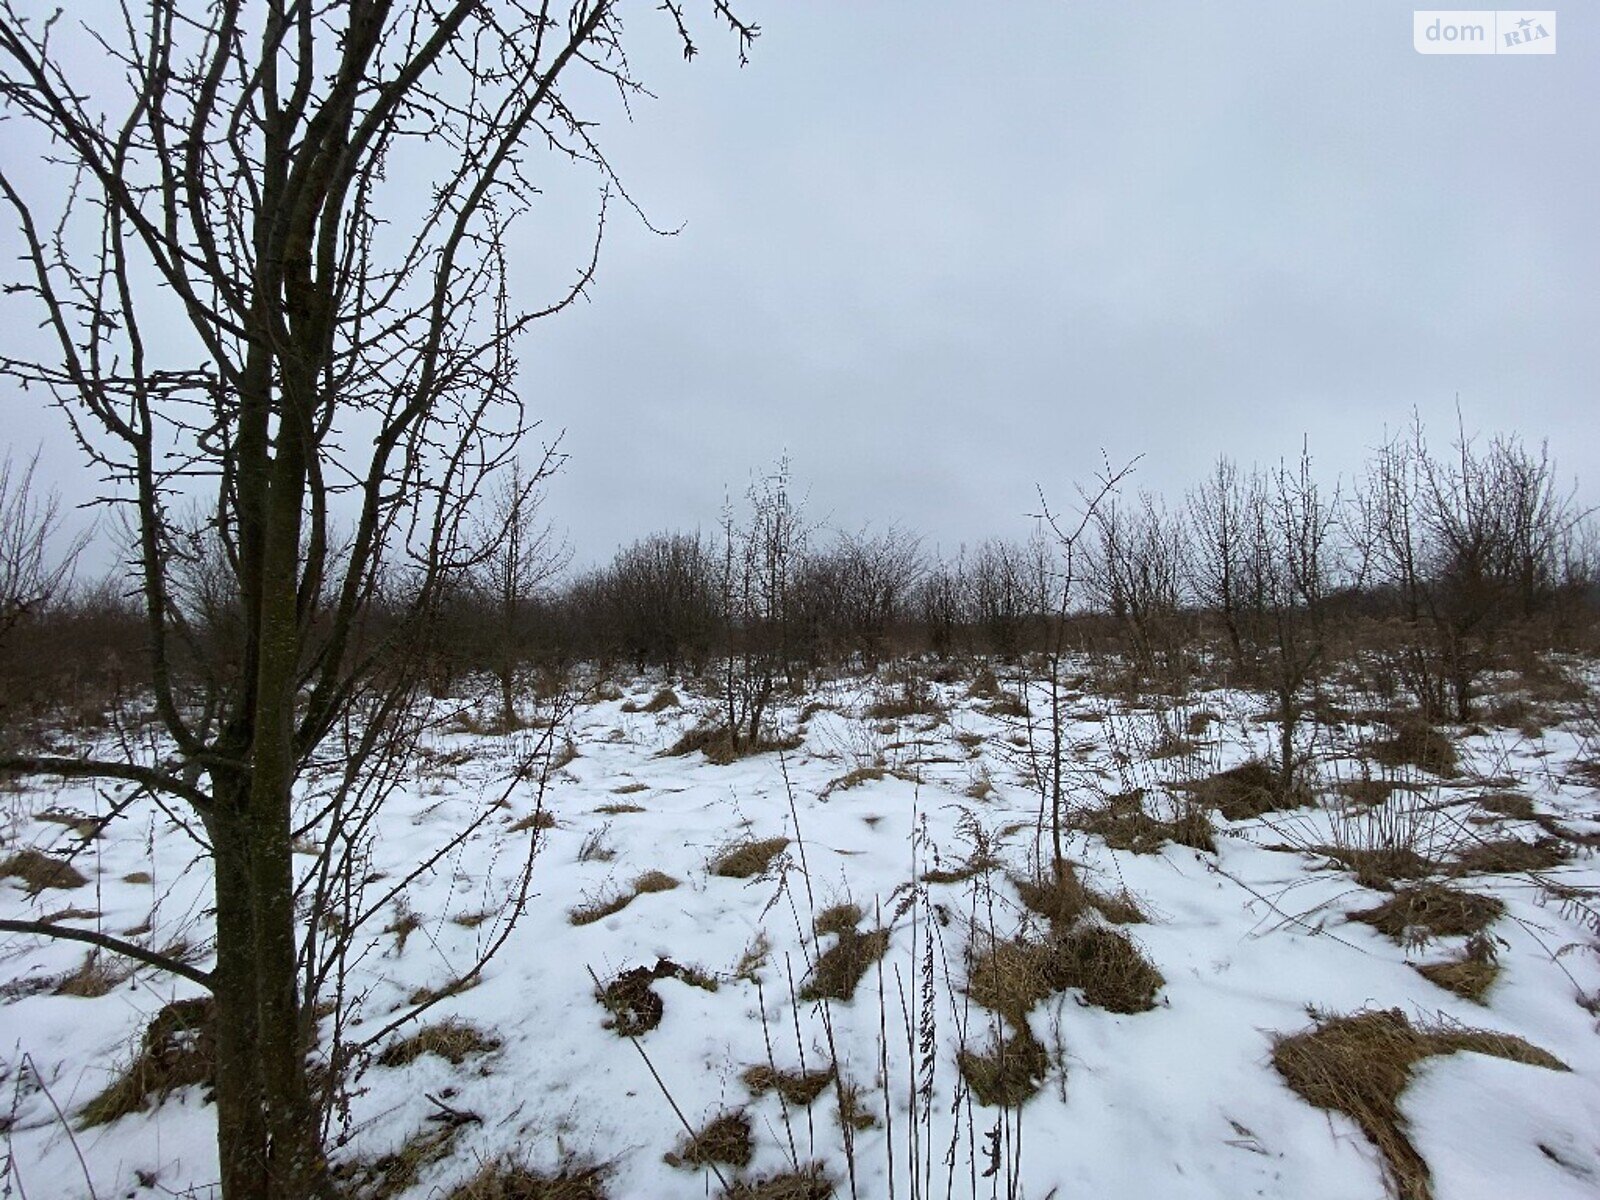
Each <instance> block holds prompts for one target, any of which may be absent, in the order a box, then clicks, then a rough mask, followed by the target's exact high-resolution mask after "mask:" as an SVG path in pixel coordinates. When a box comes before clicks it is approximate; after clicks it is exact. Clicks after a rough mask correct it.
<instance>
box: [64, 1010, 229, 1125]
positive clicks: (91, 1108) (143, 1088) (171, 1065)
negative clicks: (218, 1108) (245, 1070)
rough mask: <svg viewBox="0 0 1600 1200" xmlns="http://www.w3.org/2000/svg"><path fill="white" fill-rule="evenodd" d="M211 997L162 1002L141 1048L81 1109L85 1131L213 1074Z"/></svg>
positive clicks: (214, 1058) (214, 1047) (215, 1055)
mask: <svg viewBox="0 0 1600 1200" xmlns="http://www.w3.org/2000/svg"><path fill="white" fill-rule="evenodd" d="M213 1012H214V1005H213V1002H212V1000H211V999H210V998H209V997H206V998H202V999H196V1000H178V1001H176V1002H174V1003H172V1004H168V1005H166V1006H165V1007H164V1008H162V1009H161V1010H160V1011H159V1012H157V1013H156V1015H155V1017H154V1018H152V1019H151V1021H150V1024H149V1025H147V1026H146V1027H145V1031H144V1037H143V1038H142V1039H141V1041H140V1046H139V1052H138V1053H137V1054H136V1055H134V1058H133V1061H132V1062H130V1063H129V1064H128V1066H127V1067H126V1068H125V1069H124V1070H123V1072H122V1074H121V1075H120V1076H118V1078H117V1079H115V1080H114V1081H112V1083H111V1085H110V1086H109V1087H107V1088H106V1090H105V1091H103V1092H101V1093H100V1094H99V1095H98V1096H96V1097H95V1098H94V1099H93V1100H90V1101H89V1103H88V1104H86V1105H84V1106H83V1111H82V1112H81V1113H79V1120H80V1121H81V1122H82V1127H83V1128H84V1129H92V1128H94V1127H95V1126H97V1125H107V1124H109V1123H110V1122H112V1121H115V1120H116V1119H117V1118H118V1117H124V1116H127V1115H128V1114H129V1113H136V1112H141V1111H143V1109H144V1107H145V1105H146V1104H147V1103H148V1102H149V1101H150V1100H151V1099H154V1100H156V1102H157V1103H159V1102H160V1101H161V1100H162V1099H163V1098H164V1097H165V1096H167V1095H168V1094H169V1093H171V1092H173V1091H176V1090H177V1089H178V1088H181V1087H189V1086H191V1085H193V1084H209V1083H210V1082H211V1081H212V1080H213V1079H214V1078H215V1075H216V1066H217V1046H216V1037H215V1034H214V1033H213V1031H212V1018H213Z"/></svg>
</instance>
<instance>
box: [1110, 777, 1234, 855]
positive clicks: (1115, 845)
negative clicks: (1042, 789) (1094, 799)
mask: <svg viewBox="0 0 1600 1200" xmlns="http://www.w3.org/2000/svg"><path fill="white" fill-rule="evenodd" d="M1079 823H1080V824H1081V825H1082V826H1083V828H1084V829H1085V830H1086V831H1087V832H1089V833H1093V834H1098V835H1099V836H1100V837H1101V838H1102V839H1104V841H1105V843H1106V845H1108V846H1110V847H1111V848H1112V849H1113V850H1131V851H1132V852H1133V853H1135V854H1159V853H1161V850H1162V847H1164V846H1165V845H1166V844H1167V843H1168V842H1177V843H1178V844H1179V845H1180V846H1190V847H1192V848H1193V849H1196V850H1204V851H1205V852H1206V853H1208V854H1215V853H1216V852H1217V843H1216V841H1215V840H1214V839H1213V837H1212V829H1211V817H1210V815H1209V814H1208V813H1207V812H1206V810H1205V809H1204V808H1203V807H1202V806H1201V805H1200V804H1198V803H1195V802H1190V803H1188V804H1185V805H1184V806H1183V807H1182V810H1181V811H1180V812H1179V813H1178V814H1177V815H1176V816H1175V817H1174V818H1173V819H1172V820H1170V821H1162V820H1159V819H1157V818H1156V817H1153V816H1151V815H1150V813H1149V812H1147V811H1146V810H1145V806H1144V789H1143V788H1138V789H1135V790H1134V791H1131V792H1123V793H1121V794H1120V795H1116V796H1112V797H1110V798H1109V799H1108V800H1107V801H1106V807H1105V808H1103V809H1100V810H1099V811H1097V812H1092V813H1087V814H1085V815H1084V816H1083V817H1082V818H1081V819H1080V821H1079Z"/></svg>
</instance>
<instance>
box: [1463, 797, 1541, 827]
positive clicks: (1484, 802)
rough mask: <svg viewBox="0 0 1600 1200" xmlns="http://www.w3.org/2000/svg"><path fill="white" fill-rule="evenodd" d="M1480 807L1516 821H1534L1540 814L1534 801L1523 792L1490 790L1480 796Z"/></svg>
mask: <svg viewBox="0 0 1600 1200" xmlns="http://www.w3.org/2000/svg"><path fill="white" fill-rule="evenodd" d="M1478 807H1480V808H1486V809H1488V810H1489V811H1490V812H1492V813H1499V814H1500V815H1501V816H1502V817H1510V818H1512V819H1513V820H1516V821H1532V820H1534V819H1535V818H1536V817H1537V816H1538V815H1539V814H1538V813H1537V812H1536V811H1535V810H1534V807H1533V801H1532V800H1530V799H1529V798H1528V797H1527V796H1524V795H1523V794H1522V793H1521V792H1489V793H1487V794H1486V795H1482V796H1479V797H1478Z"/></svg>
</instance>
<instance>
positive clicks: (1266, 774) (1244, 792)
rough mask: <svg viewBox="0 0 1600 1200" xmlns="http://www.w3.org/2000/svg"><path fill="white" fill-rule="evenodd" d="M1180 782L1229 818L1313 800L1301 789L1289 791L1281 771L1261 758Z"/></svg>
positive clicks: (1200, 800) (1276, 809)
mask: <svg viewBox="0 0 1600 1200" xmlns="http://www.w3.org/2000/svg"><path fill="white" fill-rule="evenodd" d="M1181 786H1182V787H1183V789H1184V790H1185V791H1187V792H1188V793H1189V794H1190V795H1192V796H1193V797H1194V798H1195V800H1196V801H1197V802H1198V803H1200V804H1202V805H1206V806H1208V807H1211V808H1215V809H1217V810H1218V811H1219V812H1221V813H1222V815H1223V817H1224V818H1225V819H1227V820H1229V821H1247V820H1250V819H1251V818H1252V817H1259V816H1262V815H1264V814H1266V813H1270V812H1278V811H1281V810H1283V809H1288V808H1300V807H1301V806H1303V805H1305V804H1308V803H1310V801H1311V797H1310V796H1309V795H1307V794H1305V793H1303V792H1301V791H1299V790H1293V791H1286V789H1285V788H1284V784H1283V779H1282V778H1281V777H1280V776H1279V774H1278V772H1277V771H1275V770H1273V769H1272V767H1271V766H1270V765H1269V764H1268V763H1265V762H1262V761H1261V760H1260V759H1251V760H1250V761H1249V762H1243V763H1240V764H1239V765H1238V766H1237V767H1229V768H1228V769H1227V770H1226V771H1218V772H1217V773H1216V774H1215V775H1212V776H1210V777H1209V778H1206V779H1200V780H1196V781H1195V782H1193V783H1188V784H1183V785H1181Z"/></svg>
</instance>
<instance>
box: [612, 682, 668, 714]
mask: <svg viewBox="0 0 1600 1200" xmlns="http://www.w3.org/2000/svg"><path fill="white" fill-rule="evenodd" d="M682 703H683V701H681V700H679V699H678V693H677V692H675V691H673V690H672V689H671V688H669V687H664V688H662V689H661V690H660V691H658V692H657V693H656V694H655V695H654V696H651V697H650V700H649V702H648V703H646V704H635V703H634V702H633V701H632V700H629V701H628V702H627V703H625V704H624V705H623V706H622V711H623V712H625V713H640V712H642V713H658V712H665V711H666V710H667V709H669V708H677V707H678V706H679V705H681V704H682Z"/></svg>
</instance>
